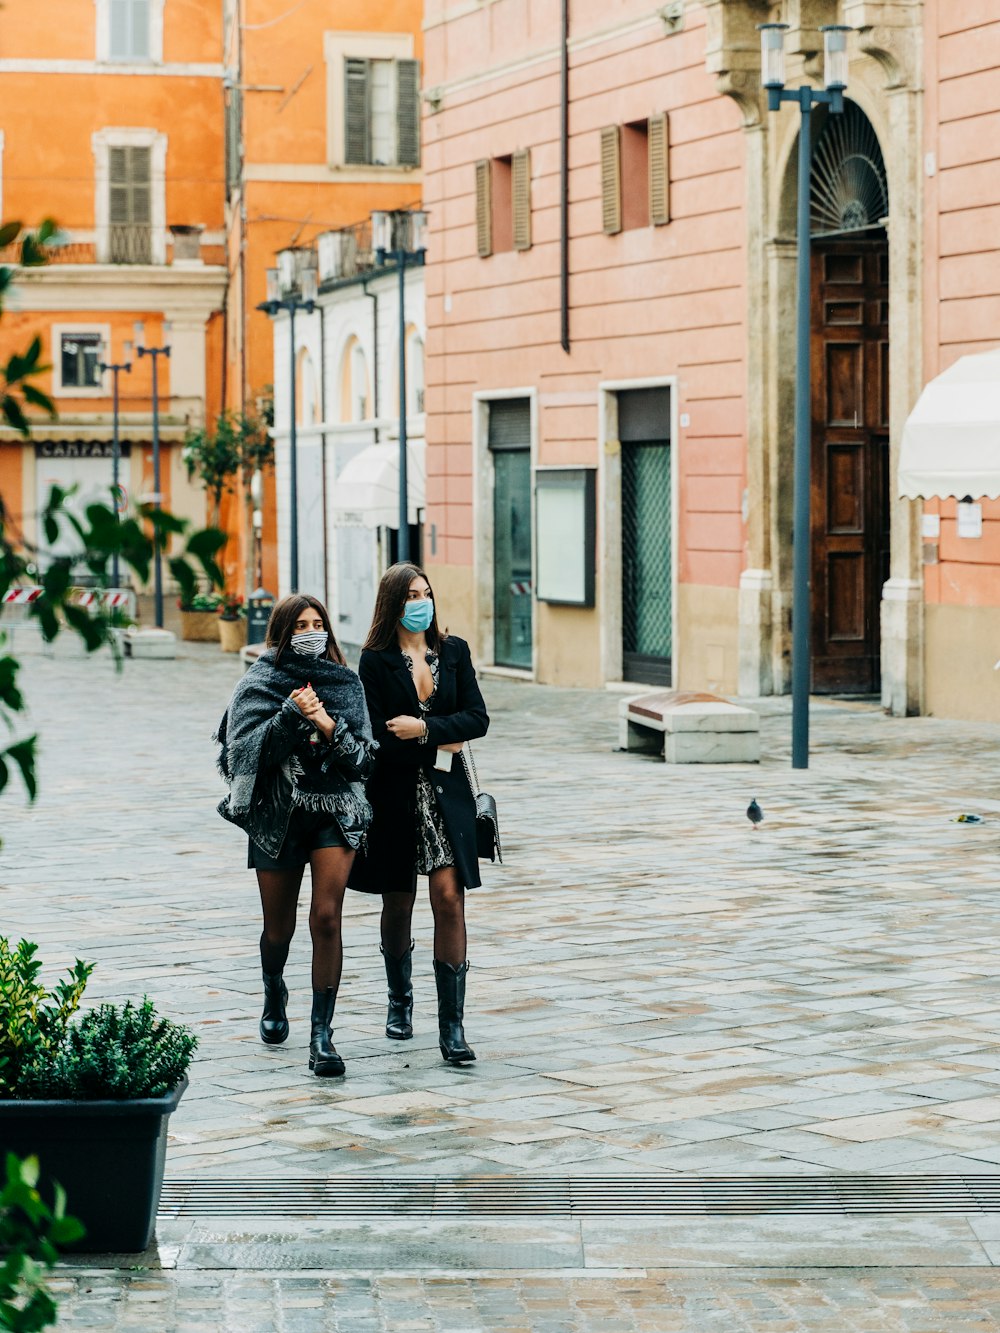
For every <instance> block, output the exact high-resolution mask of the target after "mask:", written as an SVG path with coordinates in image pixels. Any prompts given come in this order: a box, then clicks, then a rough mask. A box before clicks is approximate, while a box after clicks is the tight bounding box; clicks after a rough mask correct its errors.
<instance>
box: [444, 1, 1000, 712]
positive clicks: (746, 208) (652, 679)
mask: <svg viewBox="0 0 1000 1333" xmlns="http://www.w3.org/2000/svg"><path fill="white" fill-rule="evenodd" d="M766 21H774V22H783V23H785V24H787V31H786V32H785V50H786V58H787V70H788V72H787V82H788V84H789V85H790V86H797V85H799V84H801V83H803V82H805V83H810V84H812V85H813V86H814V87H821V86H822V77H823V69H822V65H823V61H822V51H823V36H822V32H821V29H822V28H823V27H824V26H825V25H828V24H838V23H839V24H844V25H847V26H849V27H850V28H851V29H853V31H852V32H851V34H850V38H849V48H848V50H849V75H848V89H847V101H846V105H845V111H844V114H843V115H842V116H832V115H826V114H825V113H824V111H823V110H822V109H820V110H819V112H818V113H817V114H814V116H813V118H812V119H813V145H812V147H813V166H812V176H811V180H810V193H811V217H810V229H811V233H812V236H811V242H812V261H811V263H812V328H811V376H812V403H811V406H812V423H813V424H812V434H813V439H812V476H813V483H812V521H811V529H812V530H811V545H812V572H813V577H812V588H811V598H812V606H811V612H812V615H811V621H812V627H811V637H812V651H813V688H814V690H816V691H817V692H821V693H822V692H827V693H848V694H872V693H878V694H880V695H881V697H882V700H883V702H884V704H885V705H886V706H887V707H888V708H890V709H891V710H892V711H893V712H896V713H900V714H902V713H907V712H917V711H922V710H929V711H939V710H940V711H946V712H949V713H952V714H953V715H954V714H956V713H957V714H962V713H964V715H970V716H1000V697H998V696H1000V690H998V688H997V686H996V684H995V681H994V680H993V679H988V678H987V675H986V658H987V657H988V656H989V653H988V652H984V651H981V650H980V649H981V648H984V647H985V645H986V644H987V643H988V642H992V643H993V644H994V645H996V644H997V643H1000V634H998V633H997V631H998V630H1000V620H998V610H997V608H998V602H1000V593H998V588H1000V577H998V574H1000V571H998V570H997V553H996V552H995V551H994V550H993V547H992V545H991V543H992V542H993V541H994V538H993V536H992V528H991V526H990V525H991V522H993V521H995V519H994V515H995V512H996V511H995V508H991V507H990V506H989V505H987V506H986V509H985V511H984V519H985V522H984V528H983V533H984V535H983V537H982V538H980V539H976V538H971V539H970V538H962V539H959V538H958V536H957V535H956V534H957V523H956V520H955V511H954V502H953V501H949V500H944V501H939V500H936V499H928V500H927V501H926V502H925V504H920V503H919V502H918V503H915V502H914V501H912V500H908V499H901V498H899V495H898V486H897V475H898V466H899V451H900V444H901V440H902V436H903V430H904V426H905V423H906V421H907V417H908V414H909V413H910V411H911V409H912V408H913V405H914V403H915V402H916V400H917V398H918V395H919V394H920V391H921V389H922V388H923V386H924V384H925V382H926V380H927V379H929V378H931V377H932V376H933V375H934V374H936V373H937V372H938V370H940V369H942V368H944V367H945V366H946V365H947V364H949V363H950V362H951V361H952V360H954V359H955V357H957V356H958V355H960V354H961V353H962V352H963V350H971V349H973V348H980V349H981V348H983V347H985V346H990V345H993V346H995V345H997V343H998V342H1000V325H998V323H997V306H996V295H995V293H996V286H997V284H996V273H997V248H996V246H997V243H996V240H995V235H996V232H995V227H993V226H992V224H991V218H992V213H991V211H990V210H992V209H993V208H994V204H995V202H996V200H995V195H996V191H997V188H998V184H997V183H998V181H1000V172H998V171H997V165H996V150H995V149H994V148H993V146H992V145H993V142H994V141H995V136H992V135H991V134H990V133H989V132H988V127H989V126H990V125H991V124H992V119H991V118H992V117H995V116H996V114H997V112H998V110H1000V96H998V94H997V93H996V86H997V85H996V80H995V78H992V77H991V72H992V75H995V72H996V68H997V65H998V63H1000V62H998V60H997V51H996V42H997V40H998V24H1000V17H998V16H997V15H995V14H994V13H993V12H992V9H991V6H990V5H988V4H983V3H981V2H980V0H964V3H961V4H955V5H950V4H949V5H945V4H943V3H935V2H931V3H928V4H921V3H918V2H917V0H912V2H911V0H899V2H898V3H893V4H885V3H873V2H871V0H782V3H772V4H763V3H759V0H701V2H700V3H699V2H697V0H684V2H683V3H677V4H672V5H668V6H660V7H656V8H650V7H647V6H645V5H642V4H640V3H635V4H630V3H626V4H623V5H620V6H617V7H616V8H615V10H614V14H613V16H612V15H609V13H608V11H607V9H606V7H599V6H596V5H591V4H588V3H585V2H581V3H574V4H572V5H570V6H568V7H567V6H560V5H558V4H556V3H554V2H553V3H551V4H548V5H546V4H534V5H531V6H526V5H524V4H523V3H519V2H518V0H497V3H495V4H493V5H491V6H488V7H477V8H476V9H474V10H473V9H465V8H461V7H458V8H456V7H454V6H452V5H450V4H448V3H447V0H439V2H438V3H430V4H429V5H428V12H427V21H426V43H427V75H426V78H427V84H428V88H427V102H428V107H427V112H426V119H425V131H424V135H425V161H426V173H427V183H426V190H425V199H426V203H427V207H428V209H429V211H430V216H431V236H432V240H431V252H430V253H431V262H430V264H429V268H428V273H427V293H428V295H427V299H428V325H429V341H428V386H427V401H428V521H429V522H431V523H434V524H435V525H436V529H437V532H438V533H439V540H438V553H437V555H436V556H430V557H429V560H430V561H431V564H432V566H433V577H434V581H435V583H436V584H437V585H438V586H439V587H446V588H447V589H448V594H449V598H450V600H451V601H452V602H453V603H454V604H456V605H458V606H460V607H461V608H462V616H463V620H464V622H465V625H466V627H467V628H468V629H469V631H470V633H471V635H472V637H473V638H474V639H475V641H476V644H477V648H478V652H479V657H480V660H481V661H483V662H484V663H485V664H487V665H492V666H494V667H496V668H500V669H508V670H513V671H517V672H522V673H526V674H529V675H533V676H534V677H535V678H537V679H540V680H543V681H553V682H561V683H566V684H581V685H592V684H597V683H601V682H614V681H618V680H630V681H635V682H648V683H667V682H669V683H671V684H673V685H675V686H680V687H682V688H700V689H704V688H708V689H717V690H723V691H726V692H730V693H735V692H737V691H739V692H741V693H743V694H745V695H748V696H758V695H764V694H769V693H781V692H784V691H786V690H787V689H788V688H789V685H790V646H791V582H792V580H791V546H792V523H791V516H792V444H793V430H792V426H793V413H792V404H793V397H794V376H795V365H796V358H795V318H794V310H795V272H796V261H797V254H798V245H797V238H796V208H795V201H796V190H797V144H798V134H799V115H798V112H797V111H795V110H794V109H792V108H785V109H783V110H782V111H781V112H780V113H778V114H770V113H769V112H768V111H767V104H766V99H765V98H764V97H763V96H762V89H761V85H760V77H761V76H760V37H759V33H758V32H757V25H758V24H760V23H762V22H766ZM564 24H565V26H564ZM977 130H978V131H981V132H977ZM942 448H947V442H946V441H943V442H942ZM925 508H926V509H927V511H928V514H929V515H930V516H932V517H937V513H936V511H937V510H938V509H940V511H941V512H940V541H939V542H938V543H927V542H925V539H924V534H925V532H927V531H930V530H931V529H932V528H933V524H931V525H930V526H929V525H928V524H927V522H925V515H924V510H925ZM976 541H978V543H979V544H978V545H974V544H973V543H974V542H976ZM567 552H569V553H570V554H571V555H572V559H573V562H574V568H575V573H574V578H573V579H571V580H570V579H567V578H561V577H556V576H555V572H554V568H553V566H554V564H558V563H559V560H560V558H561V556H562V555H565V554H566V553H567ZM956 634H958V635H960V637H961V639H962V641H963V642H965V643H967V644H968V645H969V647H970V649H971V648H973V647H974V646H976V645H978V646H976V647H975V653H974V655H973V656H972V657H970V659H969V662H968V664H967V665H966V666H963V667H962V668H961V669H959V670H957V671H956V670H955V664H954V663H951V664H949V663H948V661H947V658H948V653H949V647H948V645H949V644H951V643H954V641H955V638H954V636H955V635H956ZM996 656H997V654H996V653H995V652H994V653H993V656H992V658H991V660H990V662H989V667H990V668H992V663H993V661H994V660H995V659H996ZM973 662H974V663H975V665H974V666H973ZM949 675H950V676H951V677H952V680H951V681H950V682H949V679H948V677H949ZM970 700H972V701H973V702H970ZM966 710H970V711H966Z"/></svg>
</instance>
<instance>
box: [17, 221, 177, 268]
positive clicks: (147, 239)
mask: <svg viewBox="0 0 1000 1333" xmlns="http://www.w3.org/2000/svg"><path fill="white" fill-rule="evenodd" d="M154 251H155V236H154V229H153V227H152V226H150V225H148V224H141V225H140V224H138V223H113V224H111V225H110V226H108V227H107V228H105V230H104V235H103V241H102V238H100V236H99V237H98V239H97V240H93V241H68V242H64V243H62V244H58V243H57V244H55V245H49V246H47V247H46V253H47V255H48V262H49V263H50V264H155V263H158V262H160V261H159V260H157V259H156V258H155V257H154ZM20 258H21V247H20V244H19V243H18V242H17V241H15V242H14V244H13V245H8V246H5V247H4V248H3V249H2V250H0V264H18V263H19V262H20Z"/></svg>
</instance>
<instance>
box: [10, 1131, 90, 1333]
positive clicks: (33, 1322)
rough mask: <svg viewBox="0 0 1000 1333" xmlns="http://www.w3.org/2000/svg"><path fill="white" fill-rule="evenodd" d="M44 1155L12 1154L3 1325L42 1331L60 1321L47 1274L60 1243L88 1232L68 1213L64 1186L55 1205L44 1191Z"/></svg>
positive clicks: (21, 1331) (23, 1332) (17, 1332)
mask: <svg viewBox="0 0 1000 1333" xmlns="http://www.w3.org/2000/svg"><path fill="white" fill-rule="evenodd" d="M37 1187H38V1159H37V1158H35V1157H29V1158H27V1159H26V1160H25V1161H23V1162H22V1161H20V1160H19V1159H18V1158H17V1157H15V1156H14V1154H13V1153H10V1154H9V1155H8V1157H7V1182H6V1184H5V1185H4V1187H3V1189H2V1190H0V1256H2V1257H3V1263H2V1264H0V1328H5V1329H12V1330H14V1333H38V1330H40V1329H43V1328H48V1327H49V1326H50V1325H52V1324H54V1323H55V1322H56V1314H57V1310H56V1303H55V1301H54V1300H53V1298H52V1294H51V1293H50V1291H49V1290H48V1288H47V1287H46V1285H45V1275H46V1273H47V1272H48V1271H49V1270H50V1269H51V1268H52V1266H53V1265H54V1264H55V1262H56V1259H57V1258H58V1254H57V1248H56V1247H57V1246H59V1245H68V1244H70V1242H72V1241H74V1240H79V1239H80V1237H81V1236H83V1234H84V1228H83V1225H82V1224H81V1223H80V1222H78V1221H77V1219H76V1218H75V1217H67V1216H66V1215H65V1204H66V1197H65V1195H64V1194H63V1192H62V1190H61V1189H60V1188H59V1186H58V1185H57V1186H56V1190H55V1203H54V1205H53V1207H52V1208H49V1206H48V1205H47V1204H46V1203H45V1201H44V1199H43V1198H42V1197H41V1195H40V1194H39V1193H38V1188H37Z"/></svg>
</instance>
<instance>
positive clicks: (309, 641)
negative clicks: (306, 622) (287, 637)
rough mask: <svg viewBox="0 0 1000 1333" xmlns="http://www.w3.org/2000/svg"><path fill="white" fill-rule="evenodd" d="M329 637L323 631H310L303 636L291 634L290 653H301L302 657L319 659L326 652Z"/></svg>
mask: <svg viewBox="0 0 1000 1333" xmlns="http://www.w3.org/2000/svg"><path fill="white" fill-rule="evenodd" d="M329 637H330V636H329V635H328V634H327V632H326V630H325V629H310V630H306V632H305V634H293V635H292V651H293V652H296V653H301V654H302V656H303V657H319V655H320V653H322V652H324V651H325V650H326V641H327V639H328V638H329Z"/></svg>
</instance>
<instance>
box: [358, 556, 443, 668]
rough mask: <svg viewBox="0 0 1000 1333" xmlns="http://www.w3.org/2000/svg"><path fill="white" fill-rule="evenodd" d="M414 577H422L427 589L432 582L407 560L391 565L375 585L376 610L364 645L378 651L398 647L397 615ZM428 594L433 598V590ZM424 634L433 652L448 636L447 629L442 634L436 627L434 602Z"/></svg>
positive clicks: (403, 606)
mask: <svg viewBox="0 0 1000 1333" xmlns="http://www.w3.org/2000/svg"><path fill="white" fill-rule="evenodd" d="M414 579H425V580H426V582H427V586H428V589H429V588H430V582H431V581H430V579H428V578H427V575H426V574H425V573H424V571H423V570H422V569H421V568H420V566H419V565H411V564H410V563H409V561H403V562H402V563H401V564H397V565H390V566H389V568H388V569H387V570H386V571H385V573H384V574H383V575H382V581H381V583H380V584H379V585H378V596H377V597H376V598H375V610H374V611H373V612H372V627H371V629H370V630H369V631H368V638H367V639H365V647H366V648H370V649H372V650H373V651H374V652H377V653H378V652H383V651H384V650H385V649H386V648H395V647H396V646H397V644H398V642H399V640H398V639H397V638H396V634H397V631H398V628H399V618H400V616H401V615H402V614H403V611H404V609H405V607H406V594H407V593H408V592H409V591H410V584H411V583H412V582H413V580H414ZM428 596H429V597H430V598H431V600H432V601H433V599H434V594H433V592H428ZM426 637H427V646H428V648H431V649H433V651H434V652H437V650H438V649H439V648H440V646H441V640H442V639H446V638H447V637H448V635H447V632H444V633H442V631H441V630H440V629H439V628H438V621H437V603H436V602H435V604H434V618H433V620H432V621H431V623H430V628H429V629H428V630H427V635H426Z"/></svg>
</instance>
